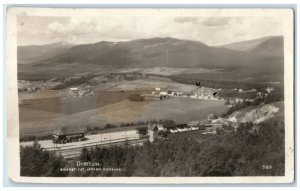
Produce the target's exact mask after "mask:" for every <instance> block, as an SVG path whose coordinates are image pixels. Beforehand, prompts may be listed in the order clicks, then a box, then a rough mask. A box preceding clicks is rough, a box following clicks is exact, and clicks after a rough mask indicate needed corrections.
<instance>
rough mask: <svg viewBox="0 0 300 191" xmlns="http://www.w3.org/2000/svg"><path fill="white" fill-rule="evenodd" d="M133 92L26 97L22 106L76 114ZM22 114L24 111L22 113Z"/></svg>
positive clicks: (109, 102) (124, 97)
mask: <svg viewBox="0 0 300 191" xmlns="http://www.w3.org/2000/svg"><path fill="white" fill-rule="evenodd" d="M130 94H131V92H101V93H98V94H97V95H95V96H86V97H76V98H69V99H62V98H60V97H50V98H39V99H26V100H23V101H22V103H21V104H20V107H21V108H26V109H33V110H39V111H47V112H53V113H62V114H74V113H79V112H82V111H87V110H91V109H95V108H98V107H103V106H106V105H109V104H113V103H117V102H120V101H123V100H125V99H127V97H128V95H130ZM21 115H22V113H21Z"/></svg>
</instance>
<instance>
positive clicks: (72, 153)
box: [47, 138, 148, 158]
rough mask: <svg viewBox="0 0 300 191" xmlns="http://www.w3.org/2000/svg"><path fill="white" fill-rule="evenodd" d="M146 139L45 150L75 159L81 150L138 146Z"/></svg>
mask: <svg viewBox="0 0 300 191" xmlns="http://www.w3.org/2000/svg"><path fill="white" fill-rule="evenodd" d="M147 140H148V139H147V138H145V139H135V140H124V141H119V142H113V143H102V144H93V145H88V146H86V145H84V144H83V145H82V146H80V147H76V148H61V149H53V148H49V149H47V150H49V151H53V152H55V154H56V155H60V156H62V157H63V158H74V157H77V156H79V155H80V154H81V151H82V149H83V148H87V149H92V148H96V147H102V148H103V147H111V146H122V145H124V144H125V143H126V144H130V145H138V144H143V143H144V142H146V141H147Z"/></svg>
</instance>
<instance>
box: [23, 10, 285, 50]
mask: <svg viewBox="0 0 300 191" xmlns="http://www.w3.org/2000/svg"><path fill="white" fill-rule="evenodd" d="M111 13H114V12H109V11H103V12H100V13H98V14H96V15H95V14H94V15H92V14H72V15H69V16H32V15H28V14H26V13H24V14H23V15H19V16H18V18H17V24H18V26H17V30H18V31H17V38H18V45H19V46H20V45H38V44H49V43H55V42H68V43H72V44H87V43H95V42H99V41H113V42H116V41H128V40H134V39H145V38H153V37H173V38H178V39H187V40H195V41H200V42H203V43H205V44H207V45H209V46H214V45H223V44H229V43H234V42H239V41H244V40H251V39H255V38H260V37H264V36H277V35H283V32H282V31H283V30H282V28H283V23H282V22H281V20H280V16H276V17H274V16H270V15H267V16H259V17H256V16H243V15H242V16H241V15H239V16H236V15H235V16H222V14H221V15H218V14H216V16H203V14H197V12H192V13H189V14H183V13H177V12H176V13H175V12H174V14H172V12H167V13H165V12H163V11H162V10H160V11H155V12H152V13H151V14H149V13H148V14H144V13H143V12H137V13H136V14H134V13H133V12H118V13H115V14H111Z"/></svg>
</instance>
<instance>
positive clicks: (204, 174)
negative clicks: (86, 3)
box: [7, 8, 294, 183]
mask: <svg viewBox="0 0 300 191" xmlns="http://www.w3.org/2000/svg"><path fill="white" fill-rule="evenodd" d="M8 27H11V28H8V33H7V43H8V45H7V47H8V50H10V51H9V52H8V58H7V61H8V63H9V65H10V69H9V68H8V77H10V78H12V79H14V82H13V83H12V85H11V86H8V87H9V88H10V87H11V88H10V89H9V92H8V101H11V102H14V103H15V104H14V108H13V109H9V110H8V111H9V114H8V123H9V124H10V125H11V126H9V129H8V135H7V136H8V137H7V139H8V144H9V145H8V146H9V147H10V148H14V149H11V150H10V151H9V152H11V153H10V155H9V157H10V158H9V162H11V163H13V164H11V166H13V167H12V168H11V170H12V171H13V172H11V173H10V175H11V178H12V179H13V180H19V181H21V182H24V181H25V182H38V181H39V178H44V179H41V180H44V181H46V180H47V178H49V180H51V181H52V182H60V181H62V182H63V181H64V180H67V179H65V178H69V180H74V181H76V182H84V181H86V180H89V179H86V178H85V179H82V177H89V178H93V177H94V178H95V179H90V180H91V182H97V181H98V180H99V181H100V182H105V181H108V182H111V181H112V182H117V183H118V182H123V181H124V180H126V181H127V180H128V181H129V182H131V180H132V181H135V182H136V183H139V182H137V181H136V180H138V179H135V178H146V177H147V178H153V179H148V180H149V181H151V183H152V182H161V183H178V180H179V179H178V178H182V181H183V182H185V183H205V182H206V180H207V182H214V183H221V182H222V183H227V182H228V183H230V182H236V183H246V182H254V183H255V182H258V183H260V182H264V183H268V182H273V183H276V182H278V183H282V182H283V183H289V182H292V181H293V178H294V159H293V158H294V150H293V149H294V141H293V140H294V123H293V119H294V113H293V101H294V100H293V99H294V97H293V83H294V82H293V73H294V72H293V56H294V55H293V54H294V53H293V30H294V29H293V11H292V10H290V9H226V8H225V9H200V8H198V9H197V8H196V9H164V8H150V9H134V8H127V9H117V8H113V9H105V8H96V9H68V8H64V9H59V8H11V9H9V10H8ZM10 74H11V75H10ZM104 177H105V178H107V179H103V178H104ZM252 177H256V178H252ZM257 177H260V178H257ZM53 178H54V179H53ZM118 178H126V179H118ZM236 178H240V179H236ZM148 180H147V179H141V182H148ZM42 182H43V181H42Z"/></svg>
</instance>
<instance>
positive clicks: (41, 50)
mask: <svg viewBox="0 0 300 191" xmlns="http://www.w3.org/2000/svg"><path fill="white" fill-rule="evenodd" d="M73 46H74V45H72V44H69V43H67V42H58V43H52V44H45V45H29V46H19V47H18V63H19V64H26V63H35V62H39V61H41V60H46V59H49V58H52V57H54V56H57V55H59V54H63V53H65V52H66V51H67V50H68V49H70V48H71V47H73Z"/></svg>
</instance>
